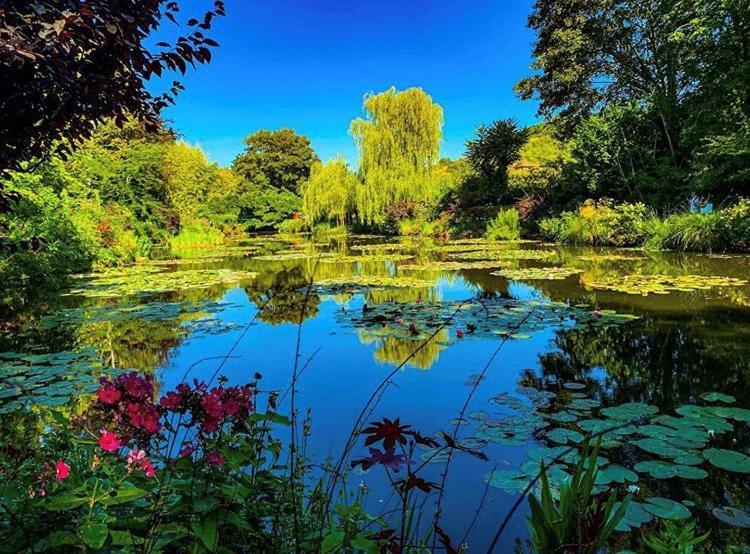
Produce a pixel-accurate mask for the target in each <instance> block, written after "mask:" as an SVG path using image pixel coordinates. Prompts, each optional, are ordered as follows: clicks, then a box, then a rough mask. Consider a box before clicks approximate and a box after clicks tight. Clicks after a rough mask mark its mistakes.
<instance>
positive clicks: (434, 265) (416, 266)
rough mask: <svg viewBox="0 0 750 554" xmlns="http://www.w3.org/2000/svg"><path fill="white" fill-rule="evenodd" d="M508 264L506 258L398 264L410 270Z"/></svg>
mask: <svg viewBox="0 0 750 554" xmlns="http://www.w3.org/2000/svg"><path fill="white" fill-rule="evenodd" d="M507 265H508V262H507V261H504V260H488V261H478V262H456V261H435V262H428V263H423V264H404V265H400V266H398V269H399V270H408V271H461V270H465V269H497V268H501V267H506V266H507Z"/></svg>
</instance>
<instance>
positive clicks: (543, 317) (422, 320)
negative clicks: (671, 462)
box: [334, 280, 637, 340]
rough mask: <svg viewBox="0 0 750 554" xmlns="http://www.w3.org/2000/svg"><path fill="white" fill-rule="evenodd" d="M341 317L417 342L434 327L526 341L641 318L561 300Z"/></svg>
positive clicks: (384, 307) (405, 307) (453, 304)
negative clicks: (561, 329) (569, 328)
mask: <svg viewBox="0 0 750 554" xmlns="http://www.w3.org/2000/svg"><path fill="white" fill-rule="evenodd" d="M334 282H340V281H337V280H334ZM355 282H356V281H355ZM386 282H387V281H386ZM337 319H338V321H339V323H341V324H342V325H349V326H353V327H355V328H357V329H367V330H368V331H369V332H370V334H377V335H380V336H384V337H386V336H388V337H396V338H403V339H414V340H424V339H425V338H426V337H427V336H429V334H430V333H432V332H433V331H434V330H435V328H437V327H439V326H441V325H446V326H447V327H449V328H455V329H456V330H457V332H456V335H455V340H467V339H471V338H492V337H495V338H497V337H500V338H513V339H524V338H529V337H530V336H531V334H532V333H535V332H538V331H541V330H544V329H547V328H549V327H551V326H563V325H590V326H609V325H618V324H622V323H625V322H628V321H631V320H633V319H637V318H636V317H635V316H631V315H628V314H619V313H617V312H614V311H611V310H610V311H597V310H592V311H590V310H587V309H585V308H576V307H572V306H568V305H567V304H564V303H561V302H553V301H547V300H516V299H512V298H505V297H502V296H496V297H493V298H489V299H486V298H483V299H481V301H478V300H472V301H467V302H465V303H461V302H457V301H434V302H414V303H399V302H381V303H378V304H374V305H372V306H367V307H366V308H363V309H362V310H353V309H348V310H341V311H340V312H339V313H338V315H337ZM458 330H460V331H461V333H458ZM459 335H460V336H459ZM452 340H453V339H452Z"/></svg>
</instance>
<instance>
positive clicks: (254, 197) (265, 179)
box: [232, 129, 319, 230]
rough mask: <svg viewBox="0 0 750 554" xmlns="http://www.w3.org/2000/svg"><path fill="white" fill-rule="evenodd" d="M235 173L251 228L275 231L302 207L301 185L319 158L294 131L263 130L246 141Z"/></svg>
mask: <svg viewBox="0 0 750 554" xmlns="http://www.w3.org/2000/svg"><path fill="white" fill-rule="evenodd" d="M245 145H246V146H245V151H244V152H243V153H242V154H240V155H239V156H237V157H236V158H235V160H234V163H233V164H232V171H233V172H234V173H235V174H236V175H237V176H239V177H240V178H241V183H240V186H239V189H238V196H237V204H238V206H239V208H240V219H241V220H242V221H243V222H244V223H245V225H246V226H247V227H248V228H250V229H258V230H263V229H276V228H277V227H278V225H279V224H281V222H283V221H284V220H286V219H288V218H289V217H291V216H292V215H293V214H294V213H295V212H297V211H299V210H300V208H301V200H300V197H299V192H300V186H301V185H302V183H303V182H304V181H306V180H307V178H308V177H309V176H310V170H311V169H312V166H313V164H315V163H316V162H318V161H319V160H318V156H317V154H316V153H315V151H314V150H313V148H312V146H311V144H310V139H309V138H307V137H306V136H304V135H298V134H297V133H295V132H294V130H293V129H280V130H277V131H269V130H265V129H262V130H260V131H256V132H255V133H253V134H251V135H249V136H248V137H247V138H245Z"/></svg>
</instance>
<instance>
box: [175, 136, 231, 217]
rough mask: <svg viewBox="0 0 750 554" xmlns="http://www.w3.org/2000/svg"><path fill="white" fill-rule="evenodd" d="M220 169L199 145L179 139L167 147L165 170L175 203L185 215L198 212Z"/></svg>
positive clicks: (182, 214) (178, 210) (193, 214)
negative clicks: (211, 161) (210, 160)
mask: <svg viewBox="0 0 750 554" xmlns="http://www.w3.org/2000/svg"><path fill="white" fill-rule="evenodd" d="M216 171H218V167H217V166H216V164H212V163H210V162H209V161H208V159H207V158H206V154H205V153H204V152H203V150H201V149H200V148H198V147H196V146H190V145H189V144H187V143H185V142H183V141H179V142H175V143H172V144H169V145H168V146H167V147H166V151H165V156H164V166H163V172H164V177H165V179H166V186H167V194H168V195H169V202H170V204H171V205H172V207H173V208H174V209H175V210H177V212H178V213H179V215H180V217H181V218H185V217H191V216H195V215H196V214H197V212H198V211H199V209H200V208H201V206H202V205H203V203H204V202H205V201H206V197H207V195H208V193H209V188H210V187H211V185H212V183H213V179H214V174H215V172H216Z"/></svg>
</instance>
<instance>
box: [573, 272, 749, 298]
mask: <svg viewBox="0 0 750 554" xmlns="http://www.w3.org/2000/svg"><path fill="white" fill-rule="evenodd" d="M747 283H748V282H747V281H746V280H744V279H738V278H735V277H722V276H718V275H716V276H706V275H640V274H630V275H618V276H616V277H597V278H594V279H586V278H585V277H584V279H583V284H584V285H585V286H586V287H587V288H592V289H601V290H611V291H615V292H623V293H625V294H640V295H642V296H647V295H649V294H669V293H670V292H675V291H680V292H692V291H696V290H708V289H710V288H713V287H738V286H743V285H746V284H747Z"/></svg>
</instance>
